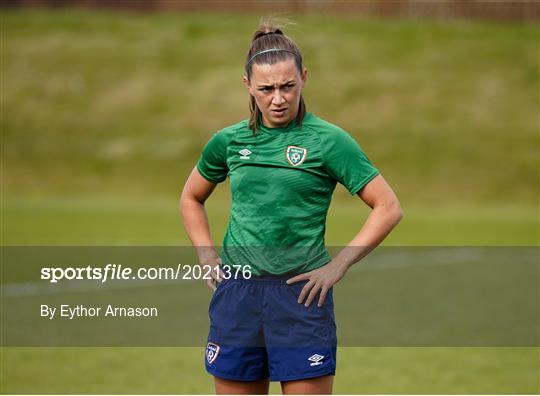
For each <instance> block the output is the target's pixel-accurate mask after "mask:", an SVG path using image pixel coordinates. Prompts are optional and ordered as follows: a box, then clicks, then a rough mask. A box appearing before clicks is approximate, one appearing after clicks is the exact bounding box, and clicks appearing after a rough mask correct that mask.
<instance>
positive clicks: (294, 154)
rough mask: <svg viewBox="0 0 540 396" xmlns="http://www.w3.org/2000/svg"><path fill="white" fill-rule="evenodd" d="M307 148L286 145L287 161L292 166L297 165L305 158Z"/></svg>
mask: <svg viewBox="0 0 540 396" xmlns="http://www.w3.org/2000/svg"><path fill="white" fill-rule="evenodd" d="M306 157H307V149H305V148H303V147H297V146H289V147H287V161H289V164H291V165H292V166H298V165H300V164H301V163H302V162H304V161H305V160H306Z"/></svg>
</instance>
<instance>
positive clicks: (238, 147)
mask: <svg viewBox="0 0 540 396" xmlns="http://www.w3.org/2000/svg"><path fill="white" fill-rule="evenodd" d="M306 77H307V70H306V68H304V66H303V63H302V56H301V53H300V50H299V49H298V47H297V45H296V44H295V43H294V42H293V41H292V40H291V39H290V38H289V37H287V36H285V35H284V34H283V33H282V31H281V30H280V29H278V28H276V27H275V26H273V25H272V24H271V23H268V22H263V23H262V24H261V25H260V26H259V28H258V29H257V31H256V32H255V34H254V36H253V39H252V43H251V48H250V49H249V52H248V54H247V57H246V61H245V75H244V84H245V86H246V87H247V90H248V92H249V95H250V111H251V116H250V119H249V120H244V121H241V122H239V123H237V124H235V125H232V126H230V127H227V128H225V129H223V130H221V131H219V132H218V133H216V134H215V135H214V136H213V137H212V138H211V140H210V141H209V142H208V143H207V145H206V146H205V148H204V150H203V153H202V156H201V158H200V160H199V162H198V164H197V166H196V167H195V168H194V169H193V171H192V172H191V175H190V176H189V178H188V180H187V182H186V184H185V187H184V190H183V192H182V197H181V202H180V205H181V212H182V216H183V220H184V225H185V228H186V230H187V233H188V235H189V238H190V239H191V241H192V243H193V245H194V246H195V247H196V249H197V253H198V256H199V260H200V262H201V264H202V265H210V266H212V268H214V270H215V271H213V272H212V279H210V280H208V284H209V286H210V288H212V289H213V290H215V291H214V295H213V297H212V302H211V304H210V319H211V328H210V334H209V337H208V344H207V348H206V368H207V371H208V372H209V373H211V374H213V375H214V377H215V386H216V392H217V393H218V394H230V393H232V394H265V393H268V387H269V380H270V381H280V382H281V386H282V391H283V393H284V394H298V393H303V394H310V393H312V394H313V393H319V394H320V393H326V394H329V393H331V392H332V384H333V376H334V374H335V367H336V327H335V323H334V314H333V300H332V287H333V285H334V284H336V282H338V281H339V280H340V279H341V278H342V277H343V276H344V275H345V273H346V272H347V269H348V268H349V267H350V266H351V265H353V264H354V263H356V262H357V261H359V260H360V259H362V258H363V257H364V256H365V255H366V254H368V253H369V252H370V251H371V250H372V249H373V248H374V247H376V246H377V245H378V244H379V243H380V242H381V241H382V240H383V239H384V238H385V237H386V236H387V235H388V233H389V232H390V231H391V230H392V228H393V227H394V226H395V225H396V224H397V223H398V222H399V220H400V219H401V217H402V212H401V208H400V205H399V202H398V200H397V198H396V196H395V194H394V192H393V191H392V189H391V188H390V186H389V185H388V184H387V183H386V181H385V180H384V179H383V177H382V176H381V175H380V174H379V172H378V170H377V169H376V168H375V167H373V165H372V164H371V163H370V161H369V160H368V159H367V157H366V156H365V155H364V153H363V152H362V151H361V149H360V147H359V146H358V144H357V143H356V142H355V140H354V139H353V138H352V137H351V136H350V135H349V134H348V133H346V132H345V131H343V130H341V129H340V128H338V127H336V126H334V125H332V124H330V123H328V122H326V121H324V120H322V119H320V118H319V117H317V116H315V115H314V114H311V113H308V112H307V111H306V105H305V103H304V100H303V98H302V88H303V86H304V84H305V82H306ZM227 177H229V179H230V188H231V193H232V208H231V214H230V220H229V225H228V228H227V232H226V235H225V238H224V242H223V246H224V247H223V250H222V252H221V257H220V256H218V253H217V252H216V251H215V249H214V247H213V242H212V239H211V236H210V229H209V225H208V218H207V216H206V212H205V209H204V203H205V201H206V199H207V198H208V197H209V196H210V195H211V193H212V191H213V190H214V188H215V186H216V185H217V184H218V183H220V182H222V181H224V180H225V179H226V178H227ZM337 182H339V183H341V184H343V185H344V186H345V187H346V188H347V189H348V190H349V191H350V192H351V194H354V195H357V196H358V197H360V199H362V200H363V201H364V202H365V203H366V204H367V205H369V206H370V207H371V208H372V211H371V212H370V214H369V216H368V218H367V219H366V221H365V223H364V225H363V226H362V228H361V230H360V231H359V232H358V234H357V235H356V236H355V237H354V238H353V239H352V241H351V242H350V243H349V244H348V246H347V247H346V248H345V249H343V250H342V251H341V252H340V253H339V254H338V255H337V256H336V257H335V258H334V259H330V256H329V255H328V253H327V251H326V249H325V247H324V231H325V221H326V214H327V211H328V207H329V205H330V199H331V196H332V192H333V190H334V188H335V186H336V183H337ZM233 266H236V267H233ZM235 268H237V269H241V271H239V270H236V271H235V270H234V269H235ZM250 275H251V277H250ZM224 277H225V278H228V279H225V280H224V279H223V278H224ZM247 278H249V279H247ZM216 286H217V288H216Z"/></svg>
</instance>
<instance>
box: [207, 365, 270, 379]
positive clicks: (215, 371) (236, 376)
mask: <svg viewBox="0 0 540 396" xmlns="http://www.w3.org/2000/svg"><path fill="white" fill-rule="evenodd" d="M206 371H207V372H208V374H211V375H213V376H214V377H218V378H222V379H225V380H231V381H246V382H253V381H260V380H264V379H268V377H242V376H239V375H232V374H223V373H220V372H218V371H217V370H210V369H208V368H207V369H206Z"/></svg>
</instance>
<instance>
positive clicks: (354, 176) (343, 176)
mask: <svg viewBox="0 0 540 396" xmlns="http://www.w3.org/2000/svg"><path fill="white" fill-rule="evenodd" d="M321 144H322V150H323V158H324V164H325V167H326V171H327V172H328V173H329V174H330V176H332V177H333V178H334V179H335V180H337V181H338V182H339V183H341V184H343V185H344V186H345V188H347V190H349V192H350V193H351V194H352V195H354V194H356V193H358V191H360V190H361V189H362V188H363V187H364V186H365V185H366V184H368V183H369V182H370V181H371V180H372V179H373V178H374V177H375V176H377V175H378V174H379V171H378V170H377V168H375V167H374V166H373V164H372V163H371V161H370V160H369V159H368V157H367V156H366V155H365V154H364V152H363V151H362V149H361V148H360V146H359V145H358V143H357V142H356V140H354V139H353V138H352V136H351V135H349V134H348V133H347V132H345V131H343V130H335V131H333V132H332V133H331V134H328V135H327V136H326V138H325V139H321Z"/></svg>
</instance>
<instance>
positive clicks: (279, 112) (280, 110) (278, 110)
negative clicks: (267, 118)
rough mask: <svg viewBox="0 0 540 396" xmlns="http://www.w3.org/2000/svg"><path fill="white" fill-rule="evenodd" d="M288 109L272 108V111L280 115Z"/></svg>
mask: <svg viewBox="0 0 540 396" xmlns="http://www.w3.org/2000/svg"><path fill="white" fill-rule="evenodd" d="M286 110H287V109H286V108H285V109H274V110H272V113H274V114H275V115H278V116H279V115H282V114H285V111H286Z"/></svg>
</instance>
